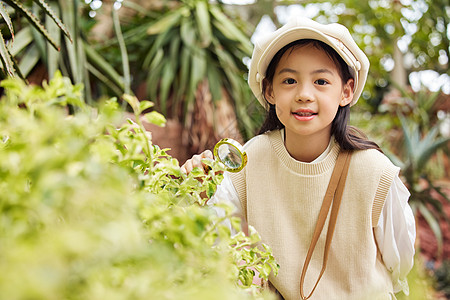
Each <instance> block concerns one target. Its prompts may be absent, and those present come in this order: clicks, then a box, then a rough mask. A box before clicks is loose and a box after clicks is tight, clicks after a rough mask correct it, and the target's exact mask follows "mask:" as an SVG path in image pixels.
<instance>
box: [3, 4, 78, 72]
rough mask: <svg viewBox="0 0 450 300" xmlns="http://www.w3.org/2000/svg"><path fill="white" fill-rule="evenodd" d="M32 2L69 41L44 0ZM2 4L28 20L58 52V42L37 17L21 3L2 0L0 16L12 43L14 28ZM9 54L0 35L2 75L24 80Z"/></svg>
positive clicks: (59, 21) (66, 32)
mask: <svg viewBox="0 0 450 300" xmlns="http://www.w3.org/2000/svg"><path fill="white" fill-rule="evenodd" d="M29 2H31V1H29ZM34 2H35V3H36V5H38V6H39V7H41V9H42V10H43V12H44V13H45V14H46V15H48V16H49V17H50V18H51V20H52V21H53V22H54V24H56V26H57V27H58V28H59V29H60V30H61V31H62V32H63V33H64V34H65V35H66V36H67V37H68V38H69V39H70V34H69V32H68V31H67V29H66V28H65V26H64V24H63V23H62V22H61V20H60V19H59V18H58V16H56V15H55V13H54V12H53V10H52V9H51V8H50V7H49V6H48V4H47V3H46V2H45V1H44V0H34ZM4 3H6V4H7V5H9V7H11V8H12V9H13V12H14V13H15V14H21V15H23V16H24V17H25V18H26V19H27V20H28V22H29V24H31V25H32V26H33V27H34V28H35V29H36V30H37V32H39V33H40V34H41V35H42V36H43V37H44V38H45V39H46V40H47V41H48V42H49V44H50V45H51V46H52V47H54V48H55V49H57V50H58V51H59V45H58V42H57V41H55V40H54V39H53V37H52V36H51V34H50V33H49V31H48V30H47V28H45V27H44V25H42V23H41V22H40V20H39V19H38V17H37V16H36V15H35V14H33V13H32V12H31V11H30V9H29V8H27V7H26V6H25V5H26V4H25V5H24V3H23V1H17V0H4V1H2V2H1V3H0V15H1V17H2V19H3V21H4V22H5V23H6V25H7V28H8V30H9V34H10V35H11V42H13V41H14V27H13V22H12V20H11V17H10V12H8V9H7V7H6V6H5V5H4ZM52 25H53V24H52ZM50 26H51V25H50ZM0 32H1V31H0ZM20 38H21V37H20ZM11 52H12V50H11V47H9V46H7V45H6V40H5V38H4V37H3V35H2V34H1V33H0V58H1V62H2V66H3V67H2V70H3V73H4V74H5V75H7V76H11V77H14V76H16V75H19V76H20V77H22V78H24V77H23V75H22V72H21V70H20V68H17V66H16V63H15V60H14V58H13V56H14V55H13V54H12V53H11Z"/></svg>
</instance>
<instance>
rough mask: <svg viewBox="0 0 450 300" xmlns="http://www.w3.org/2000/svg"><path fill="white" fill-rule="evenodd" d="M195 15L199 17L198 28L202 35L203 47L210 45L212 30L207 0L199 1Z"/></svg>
mask: <svg viewBox="0 0 450 300" xmlns="http://www.w3.org/2000/svg"><path fill="white" fill-rule="evenodd" d="M195 12H196V14H195V17H196V19H197V28H198V32H199V35H200V40H201V43H200V45H201V47H204V48H206V47H208V46H209V45H210V44H211V39H212V32H211V23H210V18H209V10H208V3H207V2H206V1H198V2H197V5H196V6H195Z"/></svg>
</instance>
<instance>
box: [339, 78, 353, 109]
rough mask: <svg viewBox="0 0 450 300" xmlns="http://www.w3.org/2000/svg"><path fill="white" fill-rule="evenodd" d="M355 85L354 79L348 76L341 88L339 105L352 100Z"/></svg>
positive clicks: (344, 104)
mask: <svg viewBox="0 0 450 300" xmlns="http://www.w3.org/2000/svg"><path fill="white" fill-rule="evenodd" d="M354 85H355V81H354V80H353V78H350V79H349V80H348V81H347V83H346V84H344V88H343V89H342V99H341V102H339V105H340V106H346V105H348V104H349V103H350V102H352V100H353V87H354Z"/></svg>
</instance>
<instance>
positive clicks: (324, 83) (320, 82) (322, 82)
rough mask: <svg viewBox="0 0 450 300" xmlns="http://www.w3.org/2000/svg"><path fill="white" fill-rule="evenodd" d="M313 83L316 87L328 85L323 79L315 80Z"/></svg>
mask: <svg viewBox="0 0 450 300" xmlns="http://www.w3.org/2000/svg"><path fill="white" fill-rule="evenodd" d="M314 83H316V84H318V85H326V84H328V81H326V80H325V79H317V80H316V81H315V82H314Z"/></svg>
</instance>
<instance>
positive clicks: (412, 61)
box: [306, 0, 450, 111]
mask: <svg viewBox="0 0 450 300" xmlns="http://www.w3.org/2000/svg"><path fill="white" fill-rule="evenodd" d="M318 2H320V3H321V4H317V3H308V4H306V6H308V5H311V6H316V7H318V8H319V9H320V12H319V13H318V14H319V15H320V16H319V17H318V19H321V20H324V19H326V21H330V22H336V21H337V22H339V23H342V24H344V25H345V26H346V27H347V28H349V30H350V32H351V33H352V36H353V37H354V39H355V41H356V42H357V44H358V45H359V46H360V47H361V49H362V50H363V51H364V52H365V53H366V55H367V56H368V58H369V60H370V72H369V77H368V80H367V84H366V86H365V93H363V98H364V99H365V100H366V101H365V102H367V104H369V108H372V111H376V109H377V107H378V105H379V104H380V103H381V100H382V99H383V96H384V94H385V93H386V92H388V91H389V88H388V87H389V85H391V84H392V83H393V81H394V82H395V81H397V83H398V82H405V83H408V84H407V85H409V78H408V77H405V78H397V79H395V78H392V76H393V74H392V72H391V70H390V69H386V68H385V67H384V66H383V62H385V61H392V62H393V60H394V59H397V58H395V55H394V47H395V45H396V43H397V42H398V40H401V44H402V45H403V47H401V51H402V53H401V54H402V55H403V58H404V61H405V63H404V64H403V63H402V62H400V61H397V62H395V64H397V65H399V64H400V65H403V67H404V68H405V70H404V71H405V75H406V76H408V75H409V74H410V73H411V72H414V71H421V70H434V71H436V72H438V73H440V74H445V73H447V74H449V68H448V63H445V60H447V61H448V59H450V52H449V51H450V48H449V36H448V34H447V32H448V28H449V24H450V14H449V9H450V4H449V1H448V0H436V1H432V0H423V1H397V0H385V1H376V0H370V1H359V0H345V1H342V0H339V1H338V0H333V1H318ZM440 60H442V61H444V63H443V62H440ZM394 88H395V87H394Z"/></svg>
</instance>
